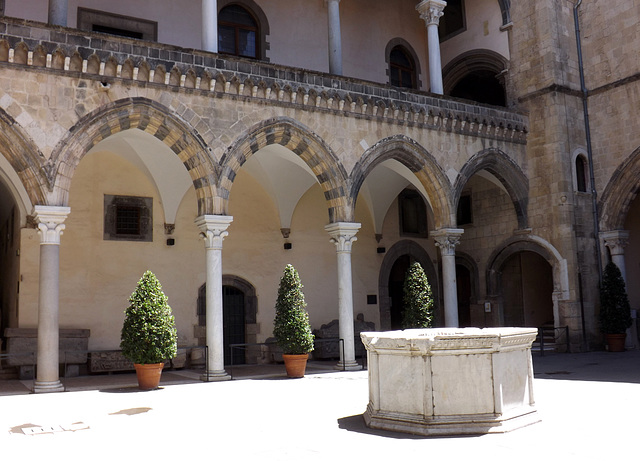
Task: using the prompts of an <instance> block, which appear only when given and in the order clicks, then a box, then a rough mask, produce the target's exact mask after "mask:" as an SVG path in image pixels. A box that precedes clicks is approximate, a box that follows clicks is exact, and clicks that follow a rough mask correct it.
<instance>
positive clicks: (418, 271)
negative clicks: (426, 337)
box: [402, 262, 433, 328]
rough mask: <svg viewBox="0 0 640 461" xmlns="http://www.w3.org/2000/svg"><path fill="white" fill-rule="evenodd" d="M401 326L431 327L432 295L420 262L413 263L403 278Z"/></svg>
mask: <svg viewBox="0 0 640 461" xmlns="http://www.w3.org/2000/svg"><path fill="white" fill-rule="evenodd" d="M403 293H404V297H403V301H404V311H403V312H402V327H403V328H431V325H432V323H433V297H432V296H431V287H430V286H429V281H428V280H427V276H426V275H425V273H424V270H423V269H422V266H421V265H420V263H417V262H415V263H413V264H412V265H411V267H409V270H408V271H407V275H406V277H405V279H404V286H403Z"/></svg>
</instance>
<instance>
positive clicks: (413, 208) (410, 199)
mask: <svg viewBox="0 0 640 461" xmlns="http://www.w3.org/2000/svg"><path fill="white" fill-rule="evenodd" d="M398 211H399V213H400V234H401V235H404V236H407V237H423V238H427V237H428V232H427V207H426V205H425V203H424V200H423V199H422V196H421V195H420V193H419V192H418V191H416V190H413V189H405V190H403V191H402V192H400V195H398Z"/></svg>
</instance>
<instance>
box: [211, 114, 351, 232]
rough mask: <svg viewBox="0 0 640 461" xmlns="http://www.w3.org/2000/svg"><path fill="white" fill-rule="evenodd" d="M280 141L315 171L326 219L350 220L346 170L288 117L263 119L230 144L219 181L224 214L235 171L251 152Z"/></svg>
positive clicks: (323, 147) (306, 129) (333, 155)
mask: <svg viewBox="0 0 640 461" xmlns="http://www.w3.org/2000/svg"><path fill="white" fill-rule="evenodd" d="M272 144H280V145H281V146H283V147H286V148H287V149H289V150H290V151H291V152H293V153H294V154H296V155H298V156H299V157H300V159H302V160H303V161H304V162H305V163H306V164H307V165H308V166H309V168H311V170H312V171H313V172H314V173H315V175H316V179H317V181H318V183H319V184H320V187H321V188H322V191H323V192H324V197H325V199H326V201H327V206H328V209H329V222H332V223H333V222H351V221H353V208H352V206H351V203H350V202H349V200H348V197H347V196H346V190H347V187H346V178H347V174H346V172H345V170H344V167H343V166H342V164H341V163H340V161H339V160H338V159H337V157H336V156H335V154H334V153H333V152H332V150H331V148H330V147H329V146H328V145H327V144H326V143H325V142H324V141H323V140H322V139H321V138H320V137H319V136H318V135H316V134H315V133H313V132H312V131H311V130H309V129H308V128H306V127H305V126H303V125H302V124H300V123H298V122H296V121H295V120H292V119H289V118H284V117H283V118H274V119H269V120H265V121H263V122H261V123H259V124H258V125H255V126H253V127H252V128H250V129H249V130H248V132H247V134H245V135H243V136H242V137H240V138H239V139H238V140H236V142H235V143H234V144H232V145H231V146H230V147H229V148H228V149H227V151H226V152H225V154H224V155H223V157H222V159H221V161H220V164H221V166H222V172H221V175H220V182H219V187H218V190H219V193H220V197H221V202H222V203H221V204H220V206H221V209H218V210H217V213H218V214H226V213H227V208H228V204H229V193H230V191H231V186H232V185H233V181H234V179H235V177H236V174H237V173H238V171H239V170H240V168H241V167H242V165H243V164H244V162H246V161H247V160H248V159H249V158H250V157H251V156H252V155H253V154H254V153H256V152H257V151H259V150H260V149H262V148H263V147H266V146H269V145H272Z"/></svg>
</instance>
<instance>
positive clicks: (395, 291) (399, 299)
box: [389, 254, 412, 330]
mask: <svg viewBox="0 0 640 461" xmlns="http://www.w3.org/2000/svg"><path fill="white" fill-rule="evenodd" d="M411 262H412V260H411V256H410V255H408V254H406V255H402V256H400V257H399V258H398V259H396V261H395V262H394V263H393V266H392V267H391V274H390V275H389V298H391V329H392V330H400V329H402V314H403V312H404V301H403V286H404V278H405V276H406V274H407V270H408V269H409V266H410V265H411Z"/></svg>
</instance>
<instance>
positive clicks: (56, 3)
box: [48, 0, 68, 26]
mask: <svg viewBox="0 0 640 461" xmlns="http://www.w3.org/2000/svg"><path fill="white" fill-rule="evenodd" d="M67 10H68V5H67V0H49V19H48V20H49V24H51V25H53V26H66V25H67Z"/></svg>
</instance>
